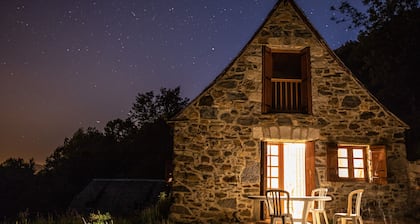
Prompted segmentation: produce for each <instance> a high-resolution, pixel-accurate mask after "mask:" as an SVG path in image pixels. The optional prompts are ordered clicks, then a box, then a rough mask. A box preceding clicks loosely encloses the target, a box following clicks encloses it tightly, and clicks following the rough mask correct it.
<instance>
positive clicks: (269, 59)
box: [262, 46, 273, 113]
mask: <svg viewBox="0 0 420 224" xmlns="http://www.w3.org/2000/svg"><path fill="white" fill-rule="evenodd" d="M262 73H263V77H262V85H263V86H262V91H263V92H262V112H263V113H268V112H270V111H271V108H272V104H273V102H272V99H273V96H272V94H273V93H272V83H271V78H272V77H273V55H272V52H271V49H270V48H269V47H267V46H264V48H263V71H262Z"/></svg>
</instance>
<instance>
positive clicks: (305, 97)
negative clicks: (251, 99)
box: [262, 47, 311, 113]
mask: <svg viewBox="0 0 420 224" xmlns="http://www.w3.org/2000/svg"><path fill="white" fill-rule="evenodd" d="M263 55H264V57H263V94H262V95H263V100H262V102H263V105H262V112H263V113H310V112H311V84H310V80H311V77H310V54H309V48H304V49H302V50H299V51H298V50H296V51H295V50H288V51H280V50H274V49H271V48H268V47H264V54H263Z"/></svg>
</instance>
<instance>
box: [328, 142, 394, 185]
mask: <svg viewBox="0 0 420 224" xmlns="http://www.w3.org/2000/svg"><path fill="white" fill-rule="evenodd" d="M327 156H328V180H330V181H366V182H370V183H380V184H384V183H386V179H387V172H386V154H385V147H384V146H345V145H340V146H337V145H335V144H331V145H329V147H328V154H327Z"/></svg>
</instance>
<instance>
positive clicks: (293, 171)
mask: <svg viewBox="0 0 420 224" xmlns="http://www.w3.org/2000/svg"><path fill="white" fill-rule="evenodd" d="M283 155H284V188H285V190H286V191H288V192H289V193H290V195H296V196H302V195H305V194H306V184H305V143H284V154H283ZM290 207H291V208H292V215H293V217H296V218H301V216H302V210H303V202H302V201H292V203H291V205H290Z"/></svg>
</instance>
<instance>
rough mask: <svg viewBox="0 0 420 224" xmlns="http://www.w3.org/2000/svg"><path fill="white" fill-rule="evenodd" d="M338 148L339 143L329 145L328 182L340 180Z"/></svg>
mask: <svg viewBox="0 0 420 224" xmlns="http://www.w3.org/2000/svg"><path fill="white" fill-rule="evenodd" d="M337 151H338V146H337V143H333V142H330V143H327V180H328V181H337V180H338V154H337Z"/></svg>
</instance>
